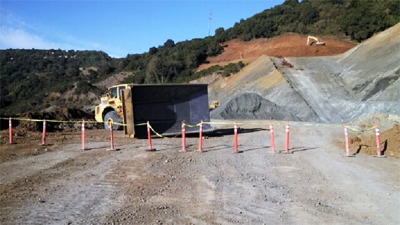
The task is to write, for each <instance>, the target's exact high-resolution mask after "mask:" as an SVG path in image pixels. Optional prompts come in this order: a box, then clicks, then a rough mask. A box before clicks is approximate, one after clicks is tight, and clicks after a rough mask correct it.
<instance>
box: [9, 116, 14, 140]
mask: <svg viewBox="0 0 400 225" xmlns="http://www.w3.org/2000/svg"><path fill="white" fill-rule="evenodd" d="M8 135H9V136H10V144H14V142H13V128H12V122H11V117H10V118H9V119H8Z"/></svg>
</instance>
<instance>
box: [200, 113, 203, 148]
mask: <svg viewBox="0 0 400 225" xmlns="http://www.w3.org/2000/svg"><path fill="white" fill-rule="evenodd" d="M202 151H203V120H201V121H200V127H199V152H202Z"/></svg>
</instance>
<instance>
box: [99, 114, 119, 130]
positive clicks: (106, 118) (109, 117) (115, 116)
mask: <svg viewBox="0 0 400 225" xmlns="http://www.w3.org/2000/svg"><path fill="white" fill-rule="evenodd" d="M109 120H112V122H113V126H112V129H113V130H121V129H122V126H121V125H116V124H114V123H122V118H121V117H120V116H119V115H118V113H117V112H115V111H110V112H108V113H107V114H106V115H105V116H104V120H103V121H104V128H105V129H106V130H110V127H109V126H108V121H109Z"/></svg>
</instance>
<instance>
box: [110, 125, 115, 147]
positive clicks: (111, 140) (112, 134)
mask: <svg viewBox="0 0 400 225" xmlns="http://www.w3.org/2000/svg"><path fill="white" fill-rule="evenodd" d="M112 128H113V121H110V143H111V148H110V149H109V150H114V131H113V129H112Z"/></svg>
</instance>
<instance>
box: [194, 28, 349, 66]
mask: <svg viewBox="0 0 400 225" xmlns="http://www.w3.org/2000/svg"><path fill="white" fill-rule="evenodd" d="M318 38H319V40H320V41H321V42H325V45H324V46H322V45H311V46H307V45H306V44H307V36H300V35H294V34H288V35H283V36H279V37H274V38H262V39H256V40H252V41H249V42H243V41H240V40H238V39H235V40H232V41H229V42H227V43H224V44H222V46H227V47H224V51H223V52H222V54H220V55H218V56H216V57H210V58H208V61H209V62H210V63H208V64H203V65H200V67H199V68H198V70H199V71H200V70H203V69H207V68H209V67H211V66H213V65H227V64H228V63H232V62H239V61H242V62H244V63H246V64H247V63H250V62H253V61H254V60H256V59H257V58H258V57H260V56H261V55H268V56H273V57H278V58H282V57H314V56H330V55H338V54H341V53H344V52H346V51H347V50H349V49H351V48H353V47H354V46H356V44H354V43H353V42H349V41H340V40H336V39H332V38H320V37H318Z"/></svg>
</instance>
